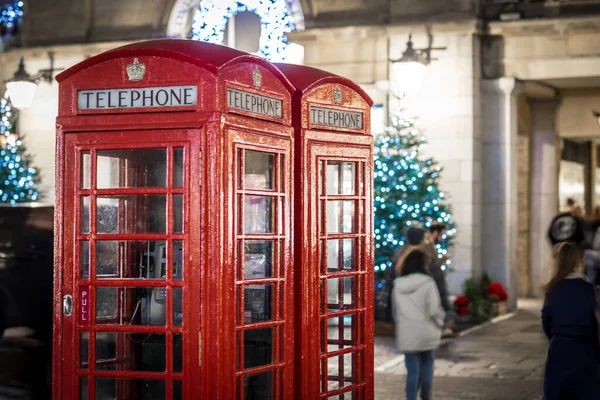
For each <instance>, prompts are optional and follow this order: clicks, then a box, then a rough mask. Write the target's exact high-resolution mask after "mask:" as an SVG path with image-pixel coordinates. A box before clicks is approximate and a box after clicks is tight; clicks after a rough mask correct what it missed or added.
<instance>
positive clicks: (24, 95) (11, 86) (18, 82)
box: [6, 51, 63, 109]
mask: <svg viewBox="0 0 600 400" xmlns="http://www.w3.org/2000/svg"><path fill="white" fill-rule="evenodd" d="M48 58H49V59H50V68H49V69H41V70H39V71H38V73H37V74H35V75H33V76H32V75H29V74H28V73H27V71H26V70H25V61H24V58H23V57H21V61H20V62H19V68H18V69H17V72H15V74H14V76H13V77H12V78H10V79H9V80H8V81H6V92H7V94H8V96H9V97H10V101H11V103H12V105H13V106H14V107H15V108H18V109H25V108H29V107H30V106H31V103H33V97H34V95H35V89H36V87H37V83H38V82H39V81H46V82H49V83H52V78H53V77H54V72H56V71H60V70H62V69H63V68H54V53H53V52H51V51H49V52H48Z"/></svg>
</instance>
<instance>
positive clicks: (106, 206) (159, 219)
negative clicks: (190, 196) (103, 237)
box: [96, 195, 167, 233]
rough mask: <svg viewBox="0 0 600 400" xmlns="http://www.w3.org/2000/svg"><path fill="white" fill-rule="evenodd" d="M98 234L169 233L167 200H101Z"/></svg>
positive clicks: (147, 197)
mask: <svg viewBox="0 0 600 400" xmlns="http://www.w3.org/2000/svg"><path fill="white" fill-rule="evenodd" d="M97 201H98V206H97V207H98V209H97V210H96V218H97V223H98V233H165V232H166V230H165V228H166V221H167V213H166V204H167V202H166V196H165V195H139V196H134V195H131V196H116V197H99V198H98V199H97Z"/></svg>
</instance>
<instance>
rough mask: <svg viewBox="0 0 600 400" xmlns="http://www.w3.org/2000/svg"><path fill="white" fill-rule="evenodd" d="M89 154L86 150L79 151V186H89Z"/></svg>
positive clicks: (83, 187)
mask: <svg viewBox="0 0 600 400" xmlns="http://www.w3.org/2000/svg"><path fill="white" fill-rule="evenodd" d="M91 160H92V158H91V156H90V152H89V151H86V152H83V153H81V188H82V189H89V188H90V177H91V174H92V172H91V168H92V167H91Z"/></svg>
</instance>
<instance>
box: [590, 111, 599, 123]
mask: <svg viewBox="0 0 600 400" xmlns="http://www.w3.org/2000/svg"><path fill="white" fill-rule="evenodd" d="M592 112H593V113H594V117H595V118H596V121H597V122H598V126H600V112H598V111H592Z"/></svg>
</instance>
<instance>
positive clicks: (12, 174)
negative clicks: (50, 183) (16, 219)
mask: <svg viewBox="0 0 600 400" xmlns="http://www.w3.org/2000/svg"><path fill="white" fill-rule="evenodd" d="M0 115H1V116H2V117H1V120H0V134H1V136H0V139H1V146H0V203H9V204H16V203H26V202H32V201H36V200H38V198H39V193H38V191H37V189H38V187H37V183H38V181H39V176H38V172H37V170H36V169H35V168H32V167H30V166H28V164H29V162H28V157H27V155H26V154H25V148H24V147H23V143H22V142H21V140H19V138H18V136H17V135H16V134H14V133H13V132H12V128H13V122H12V121H13V120H14V117H15V115H14V114H13V112H12V105H11V104H10V103H9V102H8V101H7V100H6V99H1V100H0Z"/></svg>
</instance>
